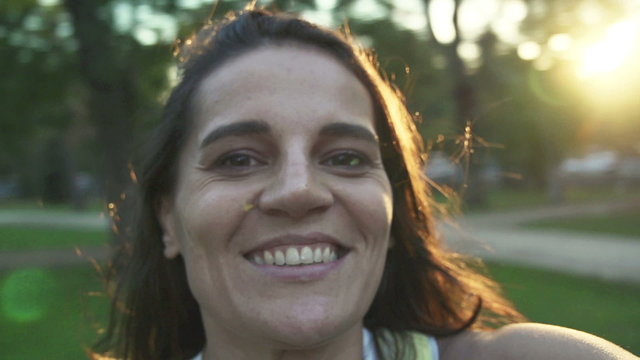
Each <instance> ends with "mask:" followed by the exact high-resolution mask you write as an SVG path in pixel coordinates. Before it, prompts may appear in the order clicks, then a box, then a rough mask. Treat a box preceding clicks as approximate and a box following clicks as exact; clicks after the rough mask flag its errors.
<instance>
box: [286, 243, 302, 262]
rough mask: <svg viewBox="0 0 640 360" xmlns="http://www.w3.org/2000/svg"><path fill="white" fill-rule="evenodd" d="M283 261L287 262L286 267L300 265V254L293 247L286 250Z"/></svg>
mask: <svg viewBox="0 0 640 360" xmlns="http://www.w3.org/2000/svg"><path fill="white" fill-rule="evenodd" d="M285 260H286V261H287V265H300V253H299V252H298V249H296V248H294V247H290V248H288V249H287V257H286V259H285Z"/></svg>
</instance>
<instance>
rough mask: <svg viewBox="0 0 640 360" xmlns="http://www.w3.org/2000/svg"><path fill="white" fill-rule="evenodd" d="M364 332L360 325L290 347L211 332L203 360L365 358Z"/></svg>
mask: <svg viewBox="0 0 640 360" xmlns="http://www.w3.org/2000/svg"><path fill="white" fill-rule="evenodd" d="M205 328H206V326H205ZM362 329H363V327H362V324H356V326H354V327H352V328H350V329H348V330H347V331H345V332H344V333H342V334H338V335H337V336H335V337H333V338H330V339H324V340H319V341H318V342H314V343H309V344H308V345H306V346H300V345H292V344H286V343H283V342H280V341H274V340H272V339H257V338H256V337H243V336H233V335H232V336H229V333H228V332H226V333H225V332H215V333H214V332H210V331H207V346H206V348H205V350H204V353H203V360H225V359H237V360H245V359H246V360H253V359H265V360H276V359H277V360H298V359H300V360H302V359H304V360H353V359H362V356H363V355H362V354H363V348H362ZM209 334H211V335H209ZM234 335H235V334H234Z"/></svg>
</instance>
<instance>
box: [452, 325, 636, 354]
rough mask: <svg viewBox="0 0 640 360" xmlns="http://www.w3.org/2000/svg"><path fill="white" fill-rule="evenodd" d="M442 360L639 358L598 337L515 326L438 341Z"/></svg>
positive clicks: (559, 329) (553, 328) (545, 327)
mask: <svg viewBox="0 0 640 360" xmlns="http://www.w3.org/2000/svg"><path fill="white" fill-rule="evenodd" d="M439 343H440V347H441V357H440V358H441V359H442V360H456V359H470V358H473V359H478V360H484V359H505V360H510V359H514V360H515V359H518V360H529V359H531V360H533V359H566V360H572V359H580V360H583V359H593V360H627V359H629V360H631V359H637V357H635V356H634V355H632V354H631V353H629V352H627V351H625V350H624V349H622V348H620V347H619V346H617V345H614V344H613V343H610V342H608V341H606V340H604V339H602V338H599V337H597V336H594V335H591V334H588V333H585V332H582V331H578V330H572V329H568V328H563V327H559V326H552V325H543V324H533V323H525V324H512V325H507V326H504V327H502V328H501V329H499V330H495V331H482V332H480V331H467V332H464V333H462V334H459V335H456V336H452V337H450V338H443V339H441V340H440V341H439Z"/></svg>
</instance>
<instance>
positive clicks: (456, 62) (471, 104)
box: [424, 0, 486, 206]
mask: <svg viewBox="0 0 640 360" xmlns="http://www.w3.org/2000/svg"><path fill="white" fill-rule="evenodd" d="M461 2H462V1H461V0H455V10H454V15H453V25H454V28H455V30H456V36H455V38H454V40H453V42H452V43H450V44H442V43H439V42H438V41H437V40H436V38H435V36H434V32H433V28H432V25H431V21H430V20H429V21H428V24H429V25H428V26H427V31H428V32H429V35H430V36H431V38H432V39H433V42H434V43H435V44H437V46H438V48H439V49H440V52H441V53H442V54H443V55H444V56H445V59H446V60H447V69H448V70H449V74H450V77H451V79H452V80H453V83H454V86H453V93H452V94H451V95H452V97H453V101H454V104H455V109H456V112H455V115H454V116H455V119H454V120H455V123H456V127H457V128H458V129H459V130H460V133H461V137H460V142H461V144H462V149H461V151H463V153H462V156H463V157H464V159H465V161H464V164H463V165H465V166H466V169H465V170H466V177H465V182H464V185H463V188H462V189H459V191H460V192H461V195H462V199H463V201H464V203H465V204H467V205H472V206H484V205H486V189H485V186H484V184H483V181H482V176H481V170H482V164H481V161H480V160H481V159H479V158H478V156H477V155H476V156H473V152H474V150H475V145H476V142H475V141H474V137H475V134H476V133H475V131H476V130H477V129H476V128H475V125H476V120H477V119H478V115H477V106H478V105H477V99H476V92H475V88H474V86H473V83H472V82H471V79H470V78H469V75H467V72H466V69H465V65H464V61H463V60H462V59H461V58H460V55H459V54H458V45H460V27H459V26H458V13H459V9H460V4H461ZM429 3H430V0H424V6H425V11H426V12H427V18H429Z"/></svg>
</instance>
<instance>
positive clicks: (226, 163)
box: [213, 152, 266, 172]
mask: <svg viewBox="0 0 640 360" xmlns="http://www.w3.org/2000/svg"><path fill="white" fill-rule="evenodd" d="M233 161H240V162H242V163H241V164H238V163H236V164H233V163H231V162H233ZM246 161H249V164H246ZM264 164H266V162H265V161H263V160H261V159H258V158H257V157H256V156H253V155H251V154H247V153H243V152H232V153H228V154H225V155H222V156H220V157H219V158H218V159H217V160H216V161H215V162H214V163H213V168H214V169H220V170H226V171H237V172H242V171H245V170H246V169H249V168H252V167H256V166H262V165H264Z"/></svg>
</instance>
